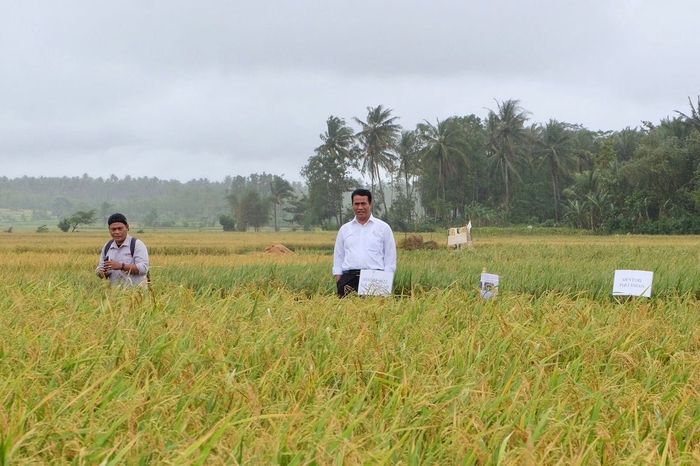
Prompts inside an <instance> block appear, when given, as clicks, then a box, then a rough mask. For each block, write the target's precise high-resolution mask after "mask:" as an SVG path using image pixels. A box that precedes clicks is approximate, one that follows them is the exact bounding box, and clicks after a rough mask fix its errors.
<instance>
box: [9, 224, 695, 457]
mask: <svg viewBox="0 0 700 466" xmlns="http://www.w3.org/2000/svg"><path fill="white" fill-rule="evenodd" d="M138 236H139V237H141V238H142V239H143V240H144V241H145V242H146V243H147V245H148V246H149V249H150V252H151V256H152V257H151V262H152V276H153V280H154V286H153V288H152V291H151V292H150V293H142V292H138V291H136V292H132V291H120V290H111V289H109V288H106V287H105V286H104V283H103V282H101V281H100V280H98V279H97V278H96V277H95V276H94V274H93V270H94V267H95V265H96V263H97V260H98V254H99V251H100V248H101V246H102V244H104V241H106V239H107V237H106V232H103V233H98V232H85V233H75V234H53V233H49V234H36V233H29V232H27V233H12V234H4V235H3V236H2V237H0V322H2V328H1V330H0V464H2V465H4V464H45V463H51V464H63V463H70V464H124V463H126V464H138V463H142V464H285V465H292V464H319V465H325V464H358V463H362V464H415V465H418V464H421V465H422V464H531V465H541V464H630V465H632V464H634V465H637V464H698V463H700V393H698V390H699V389H698V387H700V238H698V237H637V236H620V237H599V236H582V235H567V236H552V235H547V236H545V235H538V234H527V233H524V234H509V235H503V234H497V233H496V232H494V234H489V235H487V236H484V237H477V238H476V244H475V247H474V248H473V249H469V250H464V251H460V252H450V251H447V250H436V251H400V252H399V270H398V272H397V275H396V282H395V285H396V296H395V297H393V298H389V299H381V298H366V299H362V298H349V299H345V300H338V299H337V298H335V296H334V295H333V292H334V287H333V280H332V277H331V274H330V267H331V261H332V258H331V252H332V245H333V240H334V233H332V232H313V233H301V232H299V233H284V234H275V233H264V234H253V233H246V234H243V233H233V234H225V233H218V232H179V233H157V232H148V233H144V234H141V235H138ZM401 236H402V235H397V239H398V240H399V241H400V239H401ZM426 239H429V238H426ZM432 239H435V240H438V241H444V238H443V237H438V236H437V235H434V237H433V238H432ZM274 243H282V244H284V245H286V246H287V247H289V248H291V249H293V250H294V251H295V254H293V255H270V254H266V253H265V252H264V248H265V247H266V246H269V245H271V244H274ZM483 269H487V270H488V271H489V272H492V273H497V274H499V275H501V280H502V284H501V289H500V294H499V296H498V298H497V299H495V300H489V301H484V300H482V299H480V298H479V294H478V281H479V274H480V272H481V271H482V270H483ZM615 269H639V270H651V271H654V273H655V276H654V287H653V296H652V298H651V299H620V298H613V297H612V296H611V292H612V278H613V271H614V270H615Z"/></svg>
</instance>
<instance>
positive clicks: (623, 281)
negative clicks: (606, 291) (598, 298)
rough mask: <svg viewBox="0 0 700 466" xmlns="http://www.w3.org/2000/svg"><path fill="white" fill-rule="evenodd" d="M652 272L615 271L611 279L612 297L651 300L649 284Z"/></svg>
mask: <svg viewBox="0 0 700 466" xmlns="http://www.w3.org/2000/svg"><path fill="white" fill-rule="evenodd" d="M652 281H654V272H647V271H645V270H616V271H615V278H614V279H613V292H612V294H613V296H644V297H646V298H651V282H652Z"/></svg>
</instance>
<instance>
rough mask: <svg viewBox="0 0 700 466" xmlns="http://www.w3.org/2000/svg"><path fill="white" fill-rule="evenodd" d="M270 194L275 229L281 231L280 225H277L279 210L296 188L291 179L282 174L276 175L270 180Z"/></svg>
mask: <svg viewBox="0 0 700 466" xmlns="http://www.w3.org/2000/svg"><path fill="white" fill-rule="evenodd" d="M270 194H271V196H270V199H271V200H272V205H273V214H274V218H275V231H279V227H278V226H277V210H278V208H279V206H281V205H282V202H284V200H285V199H289V198H290V197H292V196H293V195H294V188H292V185H291V184H289V181H287V180H285V179H284V178H282V177H281V176H277V175H275V176H274V177H273V178H272V180H271V181H270Z"/></svg>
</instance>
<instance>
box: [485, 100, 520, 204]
mask: <svg viewBox="0 0 700 466" xmlns="http://www.w3.org/2000/svg"><path fill="white" fill-rule="evenodd" d="M496 104H497V105H498V113H496V112H494V111H493V110H490V111H489V115H488V119H487V120H486V129H487V132H488V136H489V143H488V147H489V161H490V162H491V165H492V167H493V169H494V170H495V171H496V172H497V173H499V174H500V176H501V178H502V180H503V186H504V188H505V197H504V206H505V209H506V212H507V211H508V210H509V207H510V188H511V184H512V182H513V179H514V178H520V174H519V172H518V164H519V162H520V158H521V156H522V147H523V143H524V142H525V139H526V134H527V132H526V130H525V122H526V121H527V119H528V118H527V116H528V114H529V112H527V111H525V110H523V109H522V108H521V107H520V101H518V100H513V99H510V100H506V101H505V102H498V101H496Z"/></svg>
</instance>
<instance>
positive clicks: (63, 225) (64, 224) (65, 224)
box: [57, 218, 70, 233]
mask: <svg viewBox="0 0 700 466" xmlns="http://www.w3.org/2000/svg"><path fill="white" fill-rule="evenodd" d="M57 226H58V229H59V230H61V231H62V232H64V233H67V232H68V230H70V222H69V221H68V219H67V218H62V219H61V221H60V222H58V225H57Z"/></svg>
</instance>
